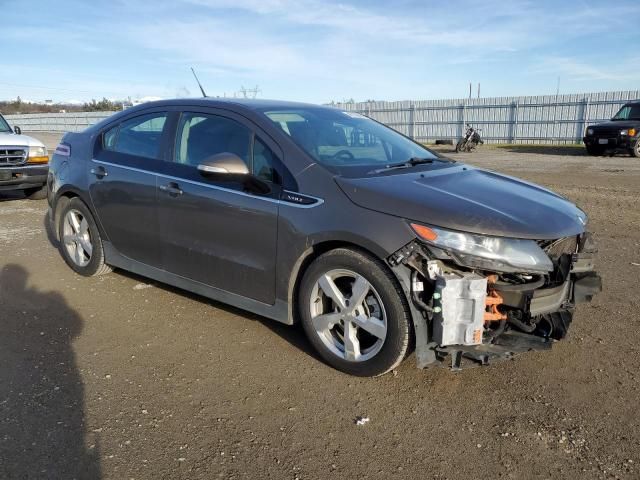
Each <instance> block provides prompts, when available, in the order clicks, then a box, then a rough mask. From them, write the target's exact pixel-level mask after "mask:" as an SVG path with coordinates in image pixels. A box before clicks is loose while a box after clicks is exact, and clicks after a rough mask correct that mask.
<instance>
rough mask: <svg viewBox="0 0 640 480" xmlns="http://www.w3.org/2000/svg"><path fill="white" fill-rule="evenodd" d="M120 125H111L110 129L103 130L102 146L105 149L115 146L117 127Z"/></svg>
mask: <svg viewBox="0 0 640 480" xmlns="http://www.w3.org/2000/svg"><path fill="white" fill-rule="evenodd" d="M119 128H120V125H118V126H116V127H113V128H112V129H111V130H108V131H107V132H105V134H104V137H103V141H102V146H103V147H104V148H106V149H107V150H113V149H114V148H115V146H116V139H117V138H118V129H119Z"/></svg>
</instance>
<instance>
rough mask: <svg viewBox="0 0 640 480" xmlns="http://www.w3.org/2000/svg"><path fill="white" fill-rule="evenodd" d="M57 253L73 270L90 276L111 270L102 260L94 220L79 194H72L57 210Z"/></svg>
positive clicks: (98, 233)
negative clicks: (58, 220)
mask: <svg viewBox="0 0 640 480" xmlns="http://www.w3.org/2000/svg"><path fill="white" fill-rule="evenodd" d="M58 234H59V236H60V243H59V248H60V254H61V255H62V258H64V260H65V262H67V265H69V266H70V267H71V268H72V269H73V270H74V271H75V272H76V273H79V274H80V275H84V276H85V277H91V276H94V275H103V274H105V273H109V272H110V271H111V267H109V266H108V265H107V264H105V263H104V250H103V249H102V239H101V237H100V232H99V231H98V227H97V226H96V222H95V220H94V219H93V216H92V215H91V212H90V211H89V209H88V208H87V206H86V205H85V204H84V203H83V202H82V200H80V199H79V198H72V199H71V201H70V202H69V203H67V204H66V205H65V206H64V208H63V210H62V212H61V213H60V222H59V224H58Z"/></svg>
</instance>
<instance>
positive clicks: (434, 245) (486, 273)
mask: <svg viewBox="0 0 640 480" xmlns="http://www.w3.org/2000/svg"><path fill="white" fill-rule="evenodd" d="M411 226H412V228H413V229H414V231H415V232H416V234H417V236H418V239H416V240H415V241H413V242H411V243H410V244H408V245H406V246H405V247H404V248H402V249H401V250H399V251H397V252H395V253H394V254H393V255H391V256H390V257H389V259H388V261H389V264H390V265H391V266H392V268H394V269H395V270H396V272H397V273H398V274H399V277H400V278H404V279H405V281H404V282H403V283H405V288H406V289H407V290H408V293H409V295H410V297H411V300H412V305H411V310H412V312H413V316H414V326H415V333H416V356H417V360H418V367H420V368H424V367H427V366H430V365H437V364H439V363H443V362H444V361H445V360H447V359H450V360H451V367H452V368H454V369H459V368H461V367H462V366H463V360H465V359H466V360H469V361H470V362H464V364H469V365H473V364H481V365H486V364H488V363H490V362H491V361H494V360H503V359H508V358H511V357H512V356H513V355H514V354H517V353H521V352H526V351H530V350H543V349H548V348H551V344H552V343H553V342H554V341H555V340H561V339H563V338H564V337H565V336H566V334H567V331H568V328H569V326H570V324H571V321H572V319H573V314H574V309H575V305H576V304H578V303H582V302H588V301H591V298H592V297H593V295H595V294H596V293H598V292H600V291H601V290H602V286H601V280H600V277H599V276H598V275H597V274H596V273H595V272H594V263H593V260H594V256H595V253H596V249H595V245H594V243H593V240H592V236H591V234H589V233H583V234H580V235H575V236H570V237H564V238H560V239H557V240H552V241H534V240H516V239H502V238H498V237H485V236H479V235H473V234H465V233H461V232H452V231H446V230H441V229H437V228H430V227H426V226H424V225H416V224H412V225H411Z"/></svg>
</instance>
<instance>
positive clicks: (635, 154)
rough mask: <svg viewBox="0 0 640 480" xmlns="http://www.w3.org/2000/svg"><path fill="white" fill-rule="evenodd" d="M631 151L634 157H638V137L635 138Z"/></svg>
mask: <svg viewBox="0 0 640 480" xmlns="http://www.w3.org/2000/svg"><path fill="white" fill-rule="evenodd" d="M631 153H632V154H633V156H634V157H636V158H640V138H639V139H638V140H636V144H635V145H634V146H633V150H631Z"/></svg>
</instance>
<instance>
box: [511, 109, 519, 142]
mask: <svg viewBox="0 0 640 480" xmlns="http://www.w3.org/2000/svg"><path fill="white" fill-rule="evenodd" d="M518 103H519V102H518V101H517V100H516V101H515V102H513V103H512V104H511V118H512V119H513V120H512V123H511V143H516V140H517V139H518Z"/></svg>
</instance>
